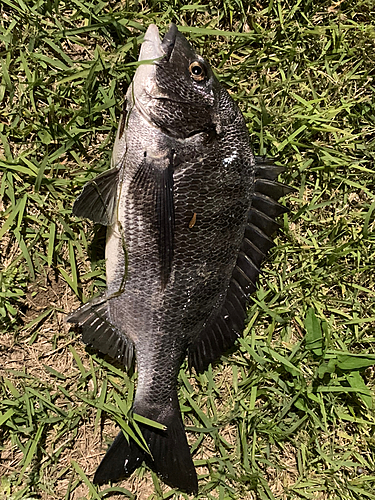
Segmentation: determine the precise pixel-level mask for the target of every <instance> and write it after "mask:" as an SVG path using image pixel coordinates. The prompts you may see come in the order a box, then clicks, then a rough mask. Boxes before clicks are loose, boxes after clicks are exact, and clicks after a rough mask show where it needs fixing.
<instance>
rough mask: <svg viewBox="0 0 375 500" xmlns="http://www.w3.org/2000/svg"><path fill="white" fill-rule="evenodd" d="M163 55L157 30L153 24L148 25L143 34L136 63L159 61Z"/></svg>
mask: <svg viewBox="0 0 375 500" xmlns="http://www.w3.org/2000/svg"><path fill="white" fill-rule="evenodd" d="M164 54H165V52H164V49H163V47H162V43H161V41H160V37H159V30H158V28H157V26H155V24H150V26H149V27H148V28H147V31H146V33H145V37H144V40H143V43H142V45H141V50H140V53H139V58H138V61H150V62H151V61H152V60H155V59H160V58H161V57H163V56H164Z"/></svg>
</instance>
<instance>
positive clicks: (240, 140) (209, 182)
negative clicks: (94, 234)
mask: <svg viewBox="0 0 375 500" xmlns="http://www.w3.org/2000/svg"><path fill="white" fill-rule="evenodd" d="M140 61H142V62H143V61H145V63H144V64H141V65H140V66H139V67H138V69H137V71H136V74H135V76H134V80H133V82H132V84H131V86H130V87H129V90H128V92H127V96H126V113H125V114H124V116H123V117H122V118H121V121H120V124H119V128H118V133H117V137H116V141H115V146H114V151H113V157H112V168H111V170H109V171H108V172H105V173H104V174H101V175H100V176H99V177H97V178H96V179H94V181H91V182H90V183H88V184H86V186H85V187H84V189H83V192H82V194H81V195H80V196H79V197H78V199H77V200H76V202H75V205H74V207H73V212H74V213H75V214H76V215H79V216H82V217H88V218H90V219H92V220H93V221H95V222H98V223H101V224H104V225H107V226H108V231H107V244H106V273H107V291H106V292H105V294H104V295H102V296H101V297H99V298H97V299H94V300H92V301H91V302H89V303H87V304H85V305H84V306H82V307H80V308H79V309H78V310H77V311H75V312H73V313H72V314H71V315H70V317H69V319H68V321H70V322H73V323H78V324H79V325H80V326H81V327H82V335H83V340H84V342H85V343H87V344H90V345H92V346H93V347H94V348H96V349H98V350H99V351H101V352H102V353H104V354H108V355H110V356H112V357H113V358H117V359H118V360H119V361H120V362H122V363H123V364H124V366H125V367H126V368H128V367H129V366H130V365H131V363H132V361H133V357H134V355H135V358H136V361H137V370H138V382H137V389H136V394H135V398H134V405H133V409H134V412H135V413H137V414H139V415H141V416H143V417H146V418H148V419H151V420H153V421H156V422H158V423H160V424H163V425H164V426H165V427H166V430H158V429H156V428H154V427H151V426H147V425H145V424H142V425H140V428H141V431H142V434H143V436H144V438H145V441H146V443H147V445H148V447H149V450H150V452H151V455H150V454H147V453H146V452H144V451H143V450H142V449H141V448H140V447H139V446H138V445H137V444H136V443H135V442H134V441H133V440H131V439H130V440H129V441H127V440H126V439H125V437H124V436H123V434H122V433H120V434H119V435H118V436H117V438H116V439H115V441H114V443H113V445H112V446H111V448H110V449H109V450H108V452H107V454H106V455H105V457H104V459H103V461H102V463H101V464H100V466H99V468H98V470H97V472H96V475H95V477H94V482H96V483H98V484H102V483H104V482H107V481H110V480H112V481H115V480H118V479H120V478H122V477H124V476H126V475H128V474H130V473H131V472H133V470H135V469H136V468H137V467H138V466H139V465H140V464H141V462H142V461H146V463H148V465H149V466H150V467H151V468H153V469H154V470H155V471H156V472H157V473H159V475H160V476H161V477H162V478H163V479H164V481H165V482H166V483H168V484H170V485H172V486H174V487H178V488H180V489H182V490H185V491H187V492H189V493H196V492H197V490H198V483H197V476H196V473H195V469H194V465H193V462H192V459H191V456H190V451H189V447H188V444H187V440H186V436H185V432H184V427H183V423H182V419H181V414H180V410H179V402H178V397H177V376H178V372H179V369H180V366H181V364H182V362H183V360H184V358H185V356H186V354H188V357H189V365H190V367H194V368H195V369H196V370H197V371H203V370H204V369H205V368H207V366H208V365H209V363H211V362H213V361H215V360H216V359H217V358H218V357H219V356H220V355H221V354H222V353H223V352H225V351H226V350H227V349H228V348H229V347H231V346H232V345H233V343H234V342H235V340H236V338H237V336H238V335H239V334H240V333H241V331H242V329H243V326H244V319H245V317H246V303H247V300H248V296H249V294H250V293H252V292H253V291H254V290H255V282H256V279H257V276H258V274H259V266H260V264H261V262H262V260H263V259H264V257H265V254H266V253H267V251H268V250H269V249H270V248H271V246H272V245H273V243H272V240H270V235H271V234H272V233H273V232H274V231H275V229H276V228H277V223H276V222H275V217H277V216H278V215H280V214H282V213H284V212H285V211H286V209H285V207H284V206H282V205H280V204H279V203H278V202H277V199H278V198H279V197H280V196H282V195H284V194H286V193H287V192H288V190H289V189H288V188H287V187H286V186H284V185H282V184H279V183H278V182H276V181H275V178H276V177H277V175H278V174H279V172H280V168H279V167H276V166H275V165H273V164H272V163H270V162H267V161H265V160H262V161H260V160H259V159H258V161H256V159H255V158H254V155H253V153H252V150H251V147H250V141H249V135H248V131H247V127H246V124H245V122H244V119H243V116H242V114H241V112H240V110H239V109H238V107H237V105H236V104H235V103H234V101H233V100H232V99H231V97H230V96H229V94H228V93H227V92H226V90H224V89H223V87H221V85H220V84H219V82H218V80H217V79H216V77H215V75H214V74H213V72H212V70H211V68H210V66H209V65H208V63H207V62H206V61H205V60H204V59H203V58H202V57H201V56H199V55H198V54H196V53H195V52H194V50H193V49H192V47H191V46H190V44H189V43H188V42H187V40H186V39H185V37H184V36H183V35H182V34H181V33H179V32H178V30H177V28H176V26H175V25H171V27H170V29H169V31H168V32H167V34H166V35H165V37H164V39H163V41H162V42H161V41H160V38H159V34H158V29H157V27H156V26H155V25H151V26H150V27H149V28H148V30H147V32H146V35H145V41H144V42H143V44H142V47H141V53H140Z"/></svg>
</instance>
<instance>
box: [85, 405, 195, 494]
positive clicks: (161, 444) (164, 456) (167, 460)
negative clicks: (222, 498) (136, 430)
mask: <svg viewBox="0 0 375 500" xmlns="http://www.w3.org/2000/svg"><path fill="white" fill-rule="evenodd" d="M138 425H139V427H140V429H141V431H142V434H143V437H144V438H145V441H146V443H147V445H148V447H149V450H150V451H151V455H152V457H151V456H150V455H149V454H147V453H146V452H145V451H143V450H142V449H141V448H140V447H139V446H138V445H137V444H136V443H135V441H134V440H132V439H131V438H129V442H128V441H127V439H126V438H125V437H124V435H123V433H122V432H120V433H119V434H118V436H117V437H116V439H115V440H114V442H113V444H112V446H111V447H110V448H109V450H108V451H107V453H106V455H105V456H104V458H103V460H102V462H101V463H100V465H99V467H98V469H97V471H96V473H95V477H94V484H103V483H106V482H108V481H118V480H120V479H123V478H124V477H127V476H129V475H130V474H131V473H132V472H134V471H135V469H136V468H137V467H139V466H140V465H141V463H142V461H145V462H146V464H147V465H148V466H149V467H150V468H151V469H152V470H153V471H155V472H156V473H157V474H159V475H160V477H161V478H162V479H163V481H164V482H165V483H166V484H168V485H170V486H172V487H173V488H178V489H180V490H182V491H186V492H187V493H194V494H196V493H197V492H198V480H197V475H196V472H195V468H194V464H193V461H192V458H191V455H190V449H189V445H188V443H187V440H186V435H185V430H184V427H183V424H182V421H181V417H180V415H178V416H177V415H176V416H175V418H174V419H173V420H172V421H171V423H170V424H169V425H168V427H167V430H165V431H163V430H159V429H156V428H154V427H150V426H147V425H144V424H138Z"/></svg>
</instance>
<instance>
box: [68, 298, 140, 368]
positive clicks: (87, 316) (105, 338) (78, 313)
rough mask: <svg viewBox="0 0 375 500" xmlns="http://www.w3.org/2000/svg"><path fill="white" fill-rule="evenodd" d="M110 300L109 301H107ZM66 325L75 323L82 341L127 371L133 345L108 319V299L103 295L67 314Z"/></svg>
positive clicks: (132, 354) (131, 358) (132, 356)
mask: <svg viewBox="0 0 375 500" xmlns="http://www.w3.org/2000/svg"><path fill="white" fill-rule="evenodd" d="M109 300H110V299H109ZM66 321H67V323H77V324H78V325H79V326H80V327H81V329H82V340H83V342H84V343H85V344H87V345H90V346H92V347H93V348H94V349H97V350H98V351H100V352H101V353H102V354H107V355H108V356H110V357H111V358H113V359H115V360H117V361H118V362H120V363H122V364H123V365H124V367H125V369H126V370H129V368H130V367H131V365H132V363H133V358H134V347H133V343H132V341H131V340H130V339H128V337H127V336H126V335H124V334H123V333H122V332H121V331H120V330H119V329H118V328H116V327H115V326H114V325H113V324H112V323H111V322H110V320H109V318H108V299H107V298H106V297H105V295H102V296H100V297H97V298H95V299H92V300H90V301H89V302H87V303H86V304H84V305H83V306H81V307H79V308H78V309H76V310H75V311H73V312H72V313H70V314H69V316H68V317H67V319H66Z"/></svg>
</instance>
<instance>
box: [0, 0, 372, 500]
mask: <svg viewBox="0 0 375 500" xmlns="http://www.w3.org/2000/svg"><path fill="white" fill-rule="evenodd" d="M0 12H1V26H0V60H1V68H2V70H1V73H0V78H1V80H0V102H1V105H0V175H1V177H0V194H1V200H2V201H1V204H0V210H1V216H2V222H3V224H2V227H1V229H0V237H1V239H0V249H1V250H0V253H1V255H2V259H1V268H0V283H1V288H0V318H1V323H0V325H1V326H0V328H1V337H0V357H1V359H0V363H1V364H0V366H1V369H0V374H1V378H0V391H1V397H0V423H1V433H0V436H1V438H0V450H1V462H0V477H1V479H0V495H1V496H2V497H3V498H6V499H7V500H20V499H25V500H26V499H37V498H38V499H42V500H47V499H48V500H50V499H56V500H57V499H59V500H61V499H64V500H68V499H76V500H78V499H99V498H114V499H115V498H126V497H129V498H134V495H137V498H139V499H146V498H148V499H157V498H172V497H173V496H174V495H176V497H177V493H178V492H176V493H175V492H173V491H172V490H170V489H168V488H166V487H165V486H164V485H163V484H162V483H160V482H159V481H158V479H157V478H156V477H155V476H154V475H151V473H150V472H149V471H147V470H146V469H145V468H141V469H139V470H138V471H137V472H136V473H135V474H134V475H133V476H132V477H131V478H130V480H129V481H127V482H124V483H120V484H118V485H114V486H113V487H109V486H106V487H104V488H101V490H99V489H97V488H96V487H94V486H93V485H92V484H91V482H90V479H91V478H92V474H93V472H94V470H95V468H96V466H97V464H98V462H99V460H100V456H101V454H102V452H103V450H104V449H105V448H106V445H107V443H109V442H110V441H111V439H112V437H113V436H114V434H115V432H116V430H115V424H114V423H115V422H117V423H118V424H120V425H122V426H126V425H127V421H126V414H127V412H128V410H129V409H130V407H131V402H132V397H133V393H134V382H135V379H136V374H129V375H128V374H125V373H124V372H123V371H122V370H120V369H119V368H118V367H116V366H113V365H111V364H109V363H108V362H107V361H106V360H104V359H102V358H100V357H99V356H98V355H96V354H95V353H92V355H91V354H90V353H87V352H85V350H84V348H83V346H82V345H81V343H80V340H79V334H78V333H76V332H75V331H73V330H69V328H68V327H67V325H66V324H65V323H64V321H63V318H64V314H63V313H64V312H67V311H69V310H72V309H73V308H74V307H76V306H77V305H78V304H79V303H81V302H82V301H85V300H86V299H88V298H89V297H90V296H92V295H93V294H94V293H97V292H98V291H99V290H101V289H103V288H104V287H105V277H104V262H103V239H104V233H103V231H102V230H101V229H100V228H97V227H94V226H92V225H90V224H88V223H87V222H85V221H81V220H78V219H76V218H75V217H74V216H73V215H72V213H71V207H72V204H73V201H74V199H75V197H76V196H77V195H78V194H79V192H80V190H81V188H82V186H83V184H84V183H85V182H86V181H87V180H88V179H89V178H92V177H94V176H95V175H97V174H98V173H99V172H102V171H104V170H105V169H107V168H108V165H109V160H110V154H111V148H112V144H113V141H114V134H115V131H116V127H117V122H118V119H119V115H120V112H121V108H122V103H123V99H124V92H125V90H126V87H127V85H128V84H129V82H130V81H131V79H132V75H133V74H134V70H135V61H136V60H137V56H138V51H139V45H140V42H141V40H142V35H143V33H144V31H145V29H146V27H147V26H148V25H149V24H150V23H151V22H154V23H156V24H157V25H158V26H159V27H160V28H161V29H162V30H163V29H164V28H165V27H166V26H167V25H168V23H169V22H171V21H174V22H176V23H177V24H178V25H179V27H180V29H181V31H183V32H184V33H186V35H187V36H188V37H189V39H190V40H191V41H192V42H193V44H194V45H195V46H196V47H197V48H198V49H199V50H200V52H201V53H202V54H204V55H205V56H206V57H207V58H208V59H209V61H210V62H211V64H212V66H213V67H214V68H215V69H216V71H217V73H218V75H219V78H220V80H221V81H222V83H223V85H224V86H225V87H226V88H227V89H228V90H229V91H230V92H231V93H232V96H233V98H234V99H235V100H236V101H237V102H238V104H239V106H240V107H241V109H242V111H243V113H244V115H245V118H246V121H247V124H248V126H249V130H250V133H251V138H252V142H253V147H254V151H255V153H257V154H267V155H270V156H276V158H277V159H278V161H279V162H281V163H282V164H284V165H286V172H285V174H284V180H285V181H286V182H288V183H290V184H291V185H293V186H294V187H295V188H296V189H297V192H296V193H295V195H291V196H290V199H289V200H288V204H289V205H290V207H291V213H290V214H289V215H288V216H287V217H285V218H284V221H283V224H284V232H283V233H282V234H280V235H279V236H278V237H277V244H278V245H277V248H276V250H275V251H274V252H273V254H272V256H271V258H270V259H269V262H268V263H267V265H266V266H265V272H264V275H263V276H262V279H261V280H260V283H259V286H258V290H257V292H256V294H255V295H254V296H253V297H252V299H251V301H250V304H249V316H248V317H249V323H248V326H247V328H246V330H245V332H244V336H243V339H241V340H240V341H239V344H238V349H237V351H235V352H234V353H233V354H232V355H230V356H228V357H227V358H224V359H223V361H222V363H220V364H218V365H216V366H215V367H213V368H212V367H211V368H210V369H209V370H208V371H207V372H206V373H205V374H203V375H199V376H197V375H195V374H191V375H190V374H188V373H187V372H186V371H185V370H182V371H181V374H180V385H181V387H180V401H181V406H182V411H183V413H184V417H185V423H186V425H187V428H188V431H189V440H190V443H191V445H192V450H193V453H194V460H195V463H196V466H197V471H198V473H199V475H200V493H199V495H198V498H207V499H220V500H224V499H225V500H226V499H230V498H233V499H237V498H241V499H262V500H263V499H267V500H268V499H269V500H271V499H314V500H315V499H319V500H320V499H322V500H323V499H324V500H325V499H332V500H333V499H335V500H336V499H340V500H351V499H358V500H359V499H361V500H362V499H375V493H374V491H375V463H374V462H375V439H374V430H375V412H374V387H375V372H374V368H373V367H374V365H375V348H374V347H375V346H374V342H375V335H374V327H375V308H374V301H375V285H374V268H375V266H374V262H375V237H374V235H375V232H374V228H375V225H374V216H375V196H374V192H375V190H374V188H375V171H374V157H375V107H374V97H373V96H374V90H375V89H374V67H375V66H374V65H375V27H374V24H373V19H374V6H373V2H372V1H371V0H368V1H367V0H357V1H356V2H345V1H338V2H333V1H320V2H312V1H309V0H307V1H304V2H301V1H300V0H290V1H289V2H281V1H277V0H274V1H272V0H269V1H268V0H265V1H260V2H245V1H243V0H232V1H229V0H219V1H218V2H211V1H208V0H198V1H193V0H190V1H188V2H181V1H179V0H169V1H160V2H159V1H156V0H155V1H151V0H150V1H148V2H147V1H144V2H141V3H139V2H137V1H135V0H134V1H133V0H129V1H124V2H109V1H106V0H103V1H100V2H90V1H89V2H80V1H79V0H74V1H73V0H67V1H65V2H64V1H62V0H55V1H53V2H52V1H47V0H39V1H34V2H33V1H27V0H25V1H20V0H19V1H18V2H15V1H13V0H3V1H2V3H1V4H0Z"/></svg>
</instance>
